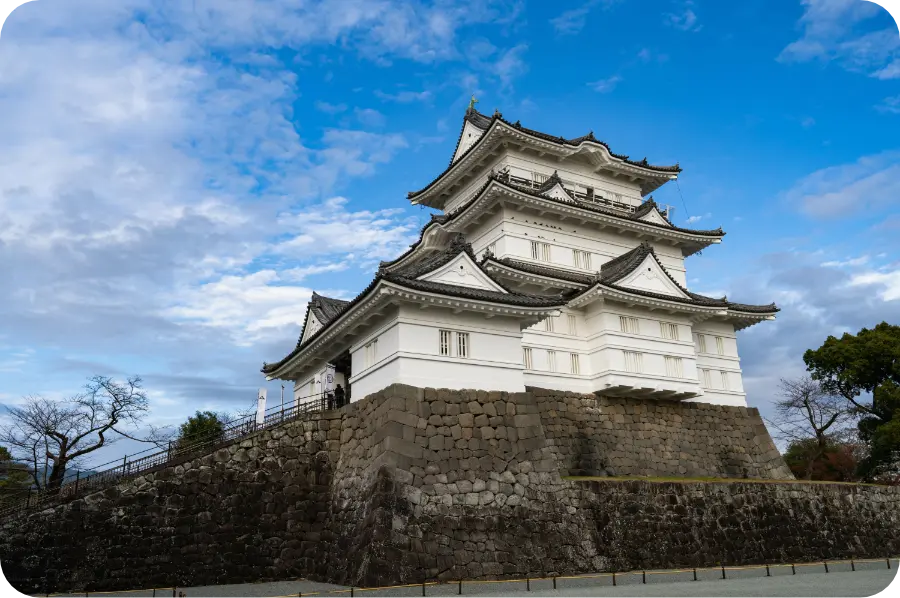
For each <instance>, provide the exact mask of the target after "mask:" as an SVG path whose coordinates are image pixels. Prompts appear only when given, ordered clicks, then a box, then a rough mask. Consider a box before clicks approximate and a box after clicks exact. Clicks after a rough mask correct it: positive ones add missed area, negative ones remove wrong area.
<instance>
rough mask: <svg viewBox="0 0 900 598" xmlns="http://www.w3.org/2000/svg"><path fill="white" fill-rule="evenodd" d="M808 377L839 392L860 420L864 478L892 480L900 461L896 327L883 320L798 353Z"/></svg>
mask: <svg viewBox="0 0 900 598" xmlns="http://www.w3.org/2000/svg"><path fill="white" fill-rule="evenodd" d="M803 361H804V362H805V363H806V368H807V370H808V371H809V372H810V375H811V376H812V378H813V379H815V380H818V381H819V382H820V383H821V384H822V388H823V389H824V390H825V391H826V392H832V393H835V394H838V395H840V396H842V397H844V398H845V399H847V401H849V402H850V404H851V405H852V410H853V412H854V413H855V414H856V415H858V416H860V421H859V435H860V438H861V439H862V440H863V441H864V442H866V444H867V445H868V447H869V455H868V457H867V458H866V459H864V460H863V462H862V463H861V464H860V473H861V474H862V475H863V476H864V477H865V478H866V479H878V478H882V479H883V478H884V477H885V476H896V471H897V467H898V462H900V326H894V325H891V324H888V323H887V322H882V323H881V324H878V325H877V326H875V327H874V328H872V329H871V330H869V329H867V328H863V329H862V330H860V331H859V332H858V333H857V334H849V333H844V335H843V336H842V337H841V338H840V339H838V338H836V337H834V336H829V337H828V338H827V339H826V340H825V342H824V343H823V344H822V346H821V347H819V348H818V349H814V350H813V349H810V350H809V351H807V352H806V353H804V354H803Z"/></svg>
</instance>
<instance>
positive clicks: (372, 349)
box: [365, 338, 378, 368]
mask: <svg viewBox="0 0 900 598" xmlns="http://www.w3.org/2000/svg"><path fill="white" fill-rule="evenodd" d="M365 352H366V367H367V368H368V367H372V366H373V365H375V360H376V359H377V357H378V339H377V338H376V339H375V340H373V341H372V342H371V343H369V344H367V345H366V348H365Z"/></svg>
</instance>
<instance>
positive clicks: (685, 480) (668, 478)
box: [562, 475, 879, 486]
mask: <svg viewBox="0 0 900 598" xmlns="http://www.w3.org/2000/svg"><path fill="white" fill-rule="evenodd" d="M562 479H564V480H567V481H570V482H661V483H662V482H675V483H681V484H692V483H695V482H702V483H708V484H734V483H738V482H739V483H742V484H820V485H821V484H831V485H840V486H879V484H866V483H863V482H830V481H825V480H767V479H766V480H764V479H759V478H715V477H696V478H680V477H675V476H648V477H642V476H581V475H575V476H562Z"/></svg>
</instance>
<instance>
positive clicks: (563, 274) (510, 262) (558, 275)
mask: <svg viewBox="0 0 900 598" xmlns="http://www.w3.org/2000/svg"><path fill="white" fill-rule="evenodd" d="M488 261H492V262H495V263H497V264H502V265H504V266H509V267H510V268H512V269H514V270H519V271H521V272H527V273H529V274H534V275H536V276H546V277H547V278H555V279H557V280H567V281H569V282H574V283H577V284H591V283H592V282H594V281H595V279H596V277H594V276H591V275H590V274H581V273H580V272H570V271H568V270H562V269H560V268H553V267H550V266H539V265H537V264H532V263H529V262H521V261H519V260H514V259H510V258H508V257H504V258H495V257H493V256H490V257H488V258H487V259H484V260H482V264H486V263H487V262H488Z"/></svg>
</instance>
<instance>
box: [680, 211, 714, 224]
mask: <svg viewBox="0 0 900 598" xmlns="http://www.w3.org/2000/svg"><path fill="white" fill-rule="evenodd" d="M711 217H712V214H711V213H709V212H707V213H706V214H699V215H696V216H691V217H689V218H688V219H687V220H685V222H686V223H687V224H694V223H695V222H700V221H701V220H703V219H704V218H706V219H709V218H711Z"/></svg>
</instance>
